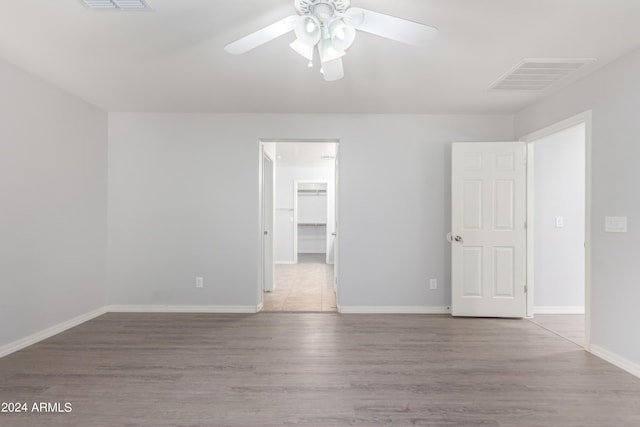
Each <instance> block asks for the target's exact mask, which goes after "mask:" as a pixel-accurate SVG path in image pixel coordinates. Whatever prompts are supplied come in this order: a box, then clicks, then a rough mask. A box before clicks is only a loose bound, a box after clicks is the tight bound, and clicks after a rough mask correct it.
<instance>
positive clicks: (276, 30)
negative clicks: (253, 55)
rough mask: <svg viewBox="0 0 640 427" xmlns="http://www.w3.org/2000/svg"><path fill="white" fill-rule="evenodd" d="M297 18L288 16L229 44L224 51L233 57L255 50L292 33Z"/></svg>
mask: <svg viewBox="0 0 640 427" xmlns="http://www.w3.org/2000/svg"><path fill="white" fill-rule="evenodd" d="M298 18H299V17H298V15H291V16H288V17H286V18H284V19H282V20H280V21H278V22H276V23H273V24H271V25H269V26H268V27H264V28H263V29H261V30H258V31H256V32H255V33H251V34H249V35H248V36H245V37H243V38H241V39H240V40H236V41H234V42H232V43H229V44H228V45H226V46H225V47H224V50H226V51H227V52H229V53H231V54H233V55H241V54H243V53H246V52H248V51H250V50H251V49H255V48H256V47H258V46H262V45H263V44H265V43H267V42H270V41H271V40H273V39H276V38H278V37H280V36H282V35H284V34H287V33H288V32H289V31H293V27H294V26H295V25H296V22H298Z"/></svg>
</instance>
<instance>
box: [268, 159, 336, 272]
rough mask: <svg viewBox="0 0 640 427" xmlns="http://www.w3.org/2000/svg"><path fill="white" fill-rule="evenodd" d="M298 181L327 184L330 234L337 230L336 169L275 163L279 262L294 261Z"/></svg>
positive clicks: (277, 255) (276, 246)
mask: <svg viewBox="0 0 640 427" xmlns="http://www.w3.org/2000/svg"><path fill="white" fill-rule="evenodd" d="M295 181H315V182H326V183H327V209H328V216H327V228H328V233H329V235H331V233H333V232H334V230H335V221H334V210H335V206H334V205H335V203H334V200H335V186H334V182H335V168H334V167H333V166H329V167H304V166H279V165H276V224H275V228H276V233H275V235H274V238H275V254H276V262H277V263H292V262H293V261H294V253H293V247H294V245H293V241H294V232H293V226H294V223H293V220H292V218H293V215H294V212H293V208H294V192H293V186H294V182H295Z"/></svg>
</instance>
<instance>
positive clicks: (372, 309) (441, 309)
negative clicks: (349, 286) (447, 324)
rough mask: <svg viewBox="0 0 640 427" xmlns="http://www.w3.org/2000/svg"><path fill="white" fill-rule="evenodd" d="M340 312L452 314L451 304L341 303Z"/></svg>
mask: <svg viewBox="0 0 640 427" xmlns="http://www.w3.org/2000/svg"><path fill="white" fill-rule="evenodd" d="M338 312H339V313H344V314H450V313H451V307H449V306H362V305H341V306H338Z"/></svg>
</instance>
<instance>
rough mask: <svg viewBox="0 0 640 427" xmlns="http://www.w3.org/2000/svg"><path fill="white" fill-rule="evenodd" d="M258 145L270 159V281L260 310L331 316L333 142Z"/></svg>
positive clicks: (333, 281)
mask: <svg viewBox="0 0 640 427" xmlns="http://www.w3.org/2000/svg"><path fill="white" fill-rule="evenodd" d="M263 144H269V146H270V149H271V152H272V154H273V156H274V203H273V212H272V217H273V254H274V255H273V261H272V263H273V264H272V266H266V269H267V270H269V267H272V271H273V272H274V275H273V277H274V281H273V286H272V287H271V288H267V287H265V288H264V290H265V292H264V295H263V301H264V303H263V309H262V311H266V312H272V311H286V312H296V311H298V312H299V311H306V312H336V311H337V300H336V289H335V284H336V269H335V264H336V257H335V252H336V246H337V214H336V212H337V206H336V199H337V198H336V190H337V186H336V175H337V168H336V158H337V141H322V142H320V141H308V142H307V141H304V142H299V141H291V142H290V141H286V142H285V141H274V142H268V143H265V142H263ZM263 206H264V203H263ZM268 216H269V215H268V214H265V213H264V212H263V218H264V217H268ZM264 260H265V262H268V258H264Z"/></svg>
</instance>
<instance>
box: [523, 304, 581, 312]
mask: <svg viewBox="0 0 640 427" xmlns="http://www.w3.org/2000/svg"><path fill="white" fill-rule="evenodd" d="M533 314H584V306H577V305H576V306H571V305H568V306H544V305H537V306H535V307H533Z"/></svg>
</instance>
